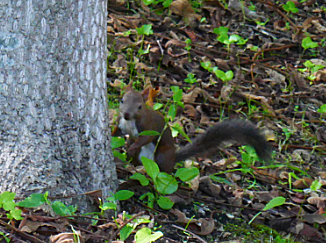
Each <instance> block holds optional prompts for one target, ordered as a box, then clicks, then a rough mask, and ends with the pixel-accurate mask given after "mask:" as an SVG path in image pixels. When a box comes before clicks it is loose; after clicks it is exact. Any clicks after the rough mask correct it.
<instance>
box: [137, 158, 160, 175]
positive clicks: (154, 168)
mask: <svg viewBox="0 0 326 243" xmlns="http://www.w3.org/2000/svg"><path fill="white" fill-rule="evenodd" d="M141 162H142V163H143V165H144V167H145V170H146V172H147V174H148V175H149V176H150V177H151V178H152V179H153V180H155V178H156V177H157V175H158V173H159V172H160V169H159V168H158V165H157V164H156V163H155V162H154V161H153V160H151V159H148V158H146V157H144V156H143V157H141Z"/></svg>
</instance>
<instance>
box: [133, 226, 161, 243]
mask: <svg viewBox="0 0 326 243" xmlns="http://www.w3.org/2000/svg"><path fill="white" fill-rule="evenodd" d="M162 236H163V233H162V232H160V231H158V232H154V233H153V234H152V230H151V229H149V228H146V227H145V228H141V229H140V230H138V231H137V233H136V235H135V241H136V243H151V242H154V241H156V240H157V239H159V238H161V237H162Z"/></svg>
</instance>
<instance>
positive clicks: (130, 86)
mask: <svg viewBox="0 0 326 243" xmlns="http://www.w3.org/2000/svg"><path fill="white" fill-rule="evenodd" d="M132 90H134V89H133V88H132V81H130V82H129V84H128V85H127V87H126V92H128V91H132Z"/></svg>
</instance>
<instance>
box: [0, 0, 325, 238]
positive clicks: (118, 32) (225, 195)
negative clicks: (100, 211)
mask: <svg viewBox="0 0 326 243" xmlns="http://www.w3.org/2000/svg"><path fill="white" fill-rule="evenodd" d="M145 3H146V4H147V5H146V4H145ZM168 5H169V1H168V0H166V1H164V0H143V1H130V2H128V1H125V0H109V2H108V26H107V30H108V53H109V56H108V84H109V102H110V108H111V109H110V111H111V114H110V115H112V117H114V115H115V114H116V113H117V111H116V110H117V107H118V104H119V100H120V99H121V95H120V92H121V91H123V87H124V86H125V85H126V84H128V83H129V82H130V81H131V80H132V81H133V83H134V85H135V87H136V88H138V89H139V90H144V89H145V88H146V87H152V88H154V89H155V90H159V93H158V94H157V97H155V102H156V103H160V104H163V107H164V108H165V110H168V109H169V108H168V107H169V106H170V105H171V104H173V101H172V100H173V98H172V97H173V95H174V94H173V92H172V90H171V87H173V86H174V87H179V89H180V90H182V93H183V95H182V99H181V100H180V101H179V102H178V104H179V105H180V104H183V105H181V106H183V108H180V109H178V112H177V116H176V117H175V119H174V121H173V123H178V124H180V125H181V126H182V127H183V129H184V131H185V133H186V134H187V135H188V136H189V137H190V138H194V137H196V135H198V134H199V133H200V132H203V131H204V130H205V129H206V128H207V127H208V126H211V125H213V124H215V123H217V122H218V121H222V120H225V119H233V118H240V119H246V120H250V121H252V122H253V123H254V124H257V127H259V129H261V131H262V133H263V134H264V135H265V136H266V138H267V140H268V141H269V143H270V144H271V146H272V147H273V149H274V154H273V161H272V163H270V164H264V163H263V162H256V163H255V159H256V157H255V156H254V155H253V154H252V153H251V152H250V150H249V149H248V148H247V150H246V149H239V146H240V144H234V145H232V146H227V147H223V148H220V149H219V150H218V151H215V152H216V153H214V155H213V156H211V157H209V158H205V157H199V158H196V160H195V161H196V162H193V161H192V162H191V163H190V164H191V165H196V166H197V168H199V171H200V174H199V176H197V177H196V178H195V179H193V180H192V182H191V183H190V184H186V183H182V182H179V189H178V190H177V191H176V192H175V193H174V194H172V195H169V198H170V199H171V200H172V201H173V202H174V203H175V204H174V206H173V208H172V209H171V210H163V209H161V208H160V207H158V206H157V204H156V203H155V199H152V200H150V199H149V198H148V197H147V198H146V200H143V199H142V200H141V199H140V196H141V195H144V194H146V193H150V192H152V191H153V190H152V189H151V188H150V187H149V186H146V187H144V186H140V185H138V184H137V183H134V182H132V183H130V180H128V178H129V177H130V176H131V175H132V174H133V173H134V168H133V167H132V166H126V165H122V164H121V163H117V172H118V176H119V183H120V184H119V185H120V186H119V190H121V189H128V190H131V191H134V192H135V195H134V197H132V198H131V199H129V200H125V201H121V202H120V211H119V213H117V215H116V216H115V219H107V220H106V221H105V224H102V222H103V221H99V222H100V223H98V224H97V226H96V225H90V224H88V223H85V222H84V223H81V222H80V221H78V220H77V219H78V217H77V216H76V217H73V219H72V218H67V217H65V218H64V220H63V218H62V217H61V218H52V217H50V216H49V217H42V220H41V219H40V216H37V217H36V216H35V217H34V218H33V219H34V221H33V222H31V221H30V222H29V225H28V226H29V231H24V232H23V231H22V230H19V231H17V229H16V228H14V227H13V228H12V229H11V235H12V241H11V242H47V241H48V236H49V235H50V234H53V233H55V234H58V233H61V232H62V233H63V232H65V231H64V230H62V229H65V228H66V227H68V225H73V227H74V229H76V230H79V231H80V232H81V233H80V241H79V242H112V241H115V242H133V241H134V239H135V233H136V232H140V230H139V229H140V228H141V227H144V226H146V228H148V229H150V231H147V233H148V232H150V236H149V237H148V238H147V240H146V239H145V236H141V235H140V234H139V235H138V238H137V242H150V241H151V240H150V237H153V238H151V239H154V238H155V237H156V236H158V235H161V234H160V232H162V233H163V236H161V237H160V238H159V239H158V240H157V242H278V243H281V242H318V243H321V242H326V232H325V230H326V228H325V225H326V224H325V223H326V214H325V201H326V192H325V188H326V156H325V155H326V127H325V123H326V122H325V118H326V114H325V113H326V83H325V82H326V48H325V46H326V3H325V1H324V0H307V1H296V0H294V1H293V3H292V2H286V1H284V0H279V1H275V0H270V1H264V0H251V1H248V0H245V1H240V0H230V1H229V2H227V1H223V0H220V1H219V0H205V1H189V2H188V1H187V0H175V1H173V2H172V3H171V5H170V6H169V7H168ZM157 87H159V89H158V88H157ZM164 108H163V109H161V111H163V113H164ZM112 119H114V118H112ZM185 143H186V140H185V139H184V137H183V136H181V135H178V136H177V138H176V144H177V145H178V146H179V145H180V146H182V145H184V144H185ZM188 164H189V163H186V166H189V165H188ZM147 195H148V194H147ZM154 195H155V193H154ZM153 201H154V203H153ZM33 213H34V214H36V213H35V212H33ZM258 213H260V214H259V215H258V216H257V214H258ZM255 216H257V217H255ZM3 217H4V216H3ZM3 217H2V218H3ZM130 217H132V218H130ZM93 219H94V220H95V218H93ZM1 222H2V220H1ZM24 224H25V225H27V223H26V222H24ZM36 224H37V226H36ZM60 225H61V226H62V227H61V226H60ZM127 225H128V226H129V228H127V227H125V228H123V227H122V226H127ZM118 226H119V227H118ZM32 227H33V228H32ZM0 229H1V228H0ZM126 231H130V232H126ZM2 232H5V231H4V230H0V242H6V241H5V240H4V238H3V239H1V235H2V234H1V233H2ZM129 233H130V236H129V237H127V236H128V235H129ZM76 235H77V233H76V234H75V236H76ZM73 237H74V236H73V234H65V233H64V234H63V235H61V236H60V237H58V239H56V240H53V242H58V243H59V242H73V241H69V239H70V240H72V239H73ZM123 238H127V239H123ZM64 239H66V240H67V241H64ZM141 239H143V241H141ZM75 242H77V241H75Z"/></svg>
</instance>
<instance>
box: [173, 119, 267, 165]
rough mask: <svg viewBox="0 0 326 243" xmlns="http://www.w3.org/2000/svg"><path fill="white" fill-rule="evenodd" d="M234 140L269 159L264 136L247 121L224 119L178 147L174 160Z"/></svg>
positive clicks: (177, 160) (194, 154) (202, 152)
mask: <svg viewBox="0 0 326 243" xmlns="http://www.w3.org/2000/svg"><path fill="white" fill-rule="evenodd" d="M227 141H235V142H237V143H241V144H243V145H250V146H252V147H253V148H254V149H255V150H256V153H257V155H258V156H259V158H261V159H263V160H264V161H266V162H269V161H270V160H271V151H272V149H271V146H270V145H269V144H268V142H267V141H266V139H265V138H264V136H262V135H261V134H260V132H259V130H258V129H257V128H256V127H255V126H254V125H253V124H252V123H251V122H249V121H245V120H226V121H223V122H220V123H218V124H216V125H215V126H213V127H210V128H208V129H207V130H206V132H205V133H203V134H201V135H199V136H198V137H196V138H195V139H194V140H193V142H192V143H191V144H187V145H186V146H184V147H182V148H180V149H179V150H178V151H177V152H176V156H175V161H176V162H179V161H183V160H185V159H187V158H189V157H191V156H196V155H202V154H205V152H207V151H209V150H210V149H212V148H217V147H218V146H220V145H221V143H223V142H227Z"/></svg>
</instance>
